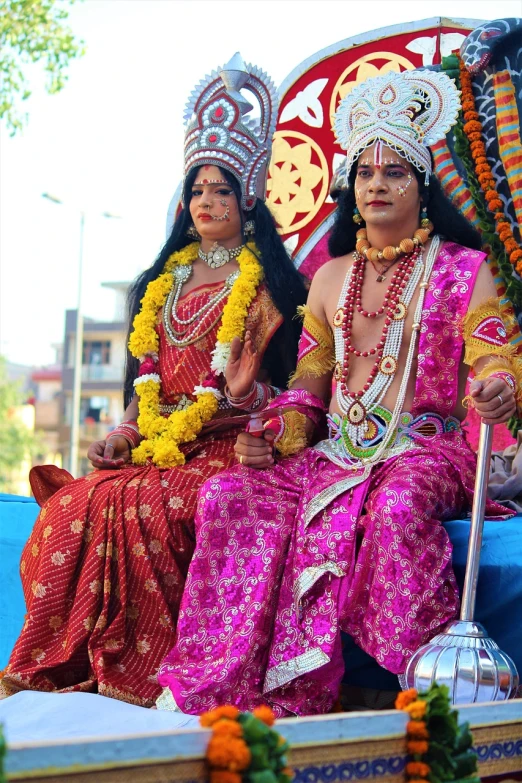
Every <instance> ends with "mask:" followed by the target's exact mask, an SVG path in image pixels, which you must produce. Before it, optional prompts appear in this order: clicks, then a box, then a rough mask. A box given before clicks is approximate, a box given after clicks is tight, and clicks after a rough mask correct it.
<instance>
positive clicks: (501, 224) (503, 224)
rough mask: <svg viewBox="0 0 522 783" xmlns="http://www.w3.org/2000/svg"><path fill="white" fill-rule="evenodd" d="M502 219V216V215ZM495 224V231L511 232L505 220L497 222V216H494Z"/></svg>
mask: <svg viewBox="0 0 522 783" xmlns="http://www.w3.org/2000/svg"><path fill="white" fill-rule="evenodd" d="M502 217H504V215H502ZM495 218H496V220H497V221H498V222H497V231H509V232H511V225H510V223H508V222H507V220H498V218H497V216H496V215H495Z"/></svg>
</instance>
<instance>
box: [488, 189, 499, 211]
mask: <svg viewBox="0 0 522 783" xmlns="http://www.w3.org/2000/svg"><path fill="white" fill-rule="evenodd" d="M489 192H491V191H489ZM488 206H489V208H490V210H491V211H492V212H494V211H495V210H496V209H500V208H501V206H502V202H501V200H500V199H494V200H493V201H490V202H489V205H488Z"/></svg>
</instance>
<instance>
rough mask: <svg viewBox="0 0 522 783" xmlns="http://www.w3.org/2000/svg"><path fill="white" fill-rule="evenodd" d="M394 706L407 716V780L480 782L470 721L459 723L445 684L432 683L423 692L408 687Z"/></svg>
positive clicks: (424, 782)
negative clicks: (477, 774)
mask: <svg viewBox="0 0 522 783" xmlns="http://www.w3.org/2000/svg"><path fill="white" fill-rule="evenodd" d="M395 707H396V708H397V709H398V710H403V711H404V712H407V713H408V715H409V718H410V719H409V721H408V723H407V724H406V750H407V752H408V754H409V756H410V757H411V758H410V760H409V761H408V762H407V764H406V780H407V781H408V783H426V782H427V781H429V783H442V781H452V780H459V781H460V780H463V779H465V780H466V781H467V783H480V779H479V778H478V777H477V776H476V771H477V756H476V754H475V753H474V752H473V751H472V750H471V745H472V737H471V733H470V730H469V725H468V724H467V723H464V724H461V725H459V723H458V713H457V711H456V710H452V709H451V704H450V700H449V691H448V688H447V687H446V686H445V685H436V684H435V685H432V686H431V687H430V689H429V690H428V691H427V692H426V693H418V692H417V691H416V690H415V689H414V688H410V690H407V691H404V692H403V693H400V694H399V695H398V697H397V700H396V702H395Z"/></svg>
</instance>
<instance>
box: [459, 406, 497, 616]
mask: <svg viewBox="0 0 522 783" xmlns="http://www.w3.org/2000/svg"><path fill="white" fill-rule="evenodd" d="M492 441H493V425H492V424H484V422H483V421H481V423H480V436H479V447H478V454H477V475H476V477H475V491H474V495H473V508H472V510H471V525H470V530H469V544H468V558H467V562H466V576H465V578H464V589H463V591H462V605H461V610H460V619H461V620H463V621H467V622H470V621H472V620H473V617H474V614H475V601H476V598H477V581H478V574H479V566H480V548H481V546H482V532H483V530H484V512H485V510H486V500H487V490H488V481H489V463H490V460H491V444H492Z"/></svg>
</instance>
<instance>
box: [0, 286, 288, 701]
mask: <svg viewBox="0 0 522 783" xmlns="http://www.w3.org/2000/svg"><path fill="white" fill-rule="evenodd" d="M221 285H222V284H221V283H220V284H217V285H207V286H201V287H199V288H197V289H195V290H193V291H191V292H190V293H189V294H187V295H186V296H185V297H183V298H182V299H181V300H180V302H179V304H178V315H179V316H180V317H182V318H189V317H190V316H191V315H192V314H193V313H194V312H195V311H196V310H199V309H200V308H201V307H203V305H204V304H205V303H206V302H207V301H208V300H209V299H210V298H211V297H212V296H213V295H215V294H216V291H217V290H218V289H219V287H220V286H221ZM219 322H220V319H218V321H217V323H214V325H213V326H212V328H211V329H210V330H209V331H208V321H206V319H202V327H201V332H200V334H201V337H200V338H199V339H197V340H196V342H193V343H192V344H191V345H189V346H187V347H186V348H183V349H180V348H177V347H176V346H174V345H172V344H169V342H168V340H167V338H166V335H165V332H164V328H163V325H162V323H161V313H159V314H158V327H157V328H158V332H159V336H160V351H159V356H160V371H161V377H162V393H163V402H164V403H166V404H176V403H179V401H180V400H182V399H183V398H184V397H186V398H188V399H193V397H192V395H191V391H192V389H193V388H194V386H195V385H196V384H199V383H201V381H202V380H203V379H204V377H205V376H206V374H207V373H208V371H209V368H210V358H211V357H210V352H211V350H212V349H213V348H214V345H215V341H216V334H217V329H218V326H219ZM281 322H282V319H281V315H280V314H279V312H278V311H277V310H276V308H275V306H274V305H273V303H272V302H271V300H270V297H269V294H268V292H267V290H266V288H265V287H263V286H262V287H261V288H260V290H259V291H258V294H257V297H256V299H255V300H254V302H253V303H252V305H251V307H250V309H249V314H248V318H247V324H246V327H247V329H249V330H250V331H251V332H252V334H253V336H254V341H255V343H256V346H257V349H258V350H259V351H260V352H261V353H263V352H264V350H265V349H266V346H267V345H268V342H269V340H270V339H271V337H272V336H273V334H274V332H275V331H276V330H277V329H278V327H279V326H280V325H281ZM205 332H206V333H205ZM216 415H217V416H225V415H226V416H230V415H231V411H230V410H228V411H225V410H220V411H218V413H217V414H216ZM237 433H238V429H237V428H230V429H228V430H226V431H222V432H212V433H209V434H206V435H205V434H201V435H200V437H199V438H198V439H197V440H196V441H194V442H193V443H190V444H186V445H185V446H184V447H183V451H184V453H185V457H186V463H185V465H183V466H181V467H176V468H171V469H166V470H160V469H158V468H156V467H155V466H153V465H148V466H145V467H135V466H131V465H129V466H127V467H124V468H123V469H120V470H118V471H111V470H97V471H94V472H93V473H91V474H89V475H88V476H86V477H85V478H81V479H78V480H76V481H73V482H72V483H70V484H68V485H67V486H65V487H63V488H61V489H59V490H58V491H57V492H55V493H54V494H52V496H51V497H50V498H49V500H48V501H47V502H46V503H45V505H44V506H43V508H42V510H41V512H40V515H39V517H38V519H37V520H36V523H35V526H34V529H33V532H32V534H31V537H30V539H29V541H28V542H27V544H26V546H25V549H24V551H23V555H22V562H21V575H22V582H23V588H24V594H25V600H26V605H27V615H26V620H25V624H24V627H23V630H22V632H21V634H20V637H19V639H18V641H17V642H16V644H15V647H14V649H13V652H12V654H11V658H10V661H9V665H8V667H7V669H6V671H5V674H4V677H3V680H2V681H1V683H0V689H1V691H3V695H8V694H9V693H12V692H14V691H16V690H19V689H32V690H42V691H94V692H96V691H97V692H99V693H102V694H104V695H106V696H112V697H115V698H118V699H122V700H124V701H128V702H132V703H134V704H141V705H144V706H150V705H152V704H154V701H155V699H156V698H157V696H158V695H159V693H160V691H161V688H160V687H159V686H158V683H157V679H156V674H157V670H158V667H159V665H160V663H161V661H162V659H163V658H164V657H165V655H166V654H167V652H168V651H169V650H170V649H171V648H172V647H173V645H174V632H175V629H176V621H177V617H178V611H179V605H180V601H181V595H182V592H183V586H184V584H185V576H186V574H187V570H188V566H189V563H190V559H191V557H192V553H193V550H194V543H195V542H194V526H193V518H194V513H195V503H196V497H197V493H198V490H199V488H200V486H201V485H202V484H203V483H204V482H205V481H206V480H207V479H209V478H210V477H212V476H213V475H214V474H216V473H218V472H220V471H222V470H224V469H225V468H228V467H229V466H230V465H231V464H232V462H233V447H234V443H235V440H236V437H237Z"/></svg>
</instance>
